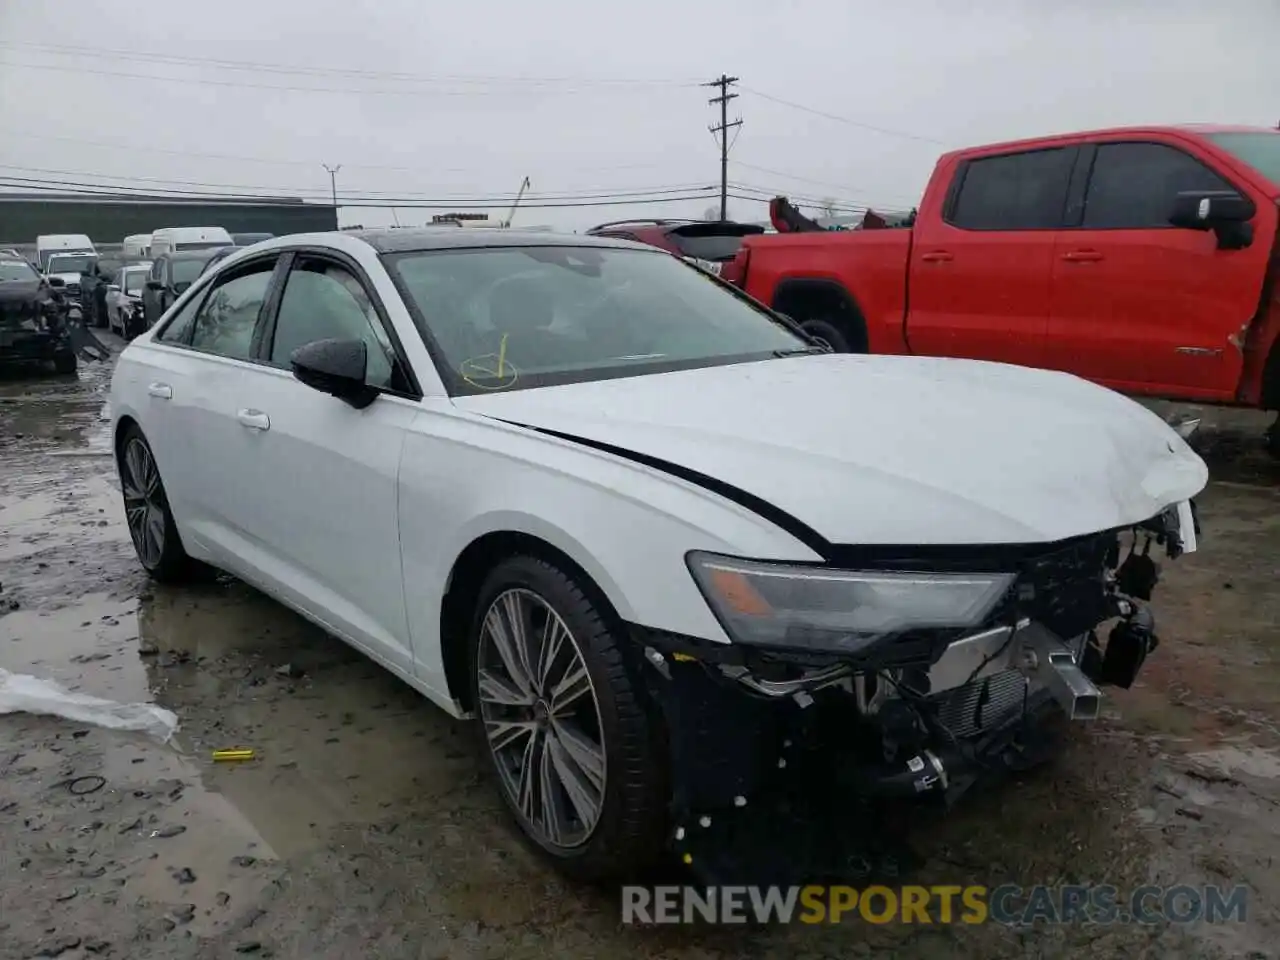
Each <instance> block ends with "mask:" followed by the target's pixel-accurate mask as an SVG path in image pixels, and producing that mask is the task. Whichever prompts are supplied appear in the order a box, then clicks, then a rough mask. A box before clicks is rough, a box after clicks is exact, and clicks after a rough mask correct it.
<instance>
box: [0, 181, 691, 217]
mask: <svg viewBox="0 0 1280 960" xmlns="http://www.w3.org/2000/svg"><path fill="white" fill-rule="evenodd" d="M0 187H12V188H16V189H23V190H27V191H36V192H43V193H57V194H59V195H60V196H59V197H58V199H67V200H78V199H93V198H99V199H103V200H150V201H156V202H163V201H166V200H168V201H194V200H216V201H224V202H227V203H272V202H275V203H279V202H282V201H287V200H288V198H286V197H268V196H261V195H258V196H237V195H234V194H211V193H201V192H197V191H170V192H169V193H168V194H157V193H153V192H146V191H143V190H140V189H135V188H128V187H125V188H120V187H107V186H104V185H102V184H84V183H76V182H73V181H64V180H39V179H35V178H31V177H12V176H0ZM68 188H74V189H73V190H69V189H68ZM714 195H715V188H713V187H706V188H704V189H702V190H699V191H689V192H682V193H680V194H678V195H664V196H652V197H636V198H627V197H625V196H617V197H601V198H600V199H594V200H588V199H581V198H577V199H564V200H547V199H542V198H540V199H536V200H533V201H531V202H528V203H522V204H521V206H522V207H526V208H543V209H558V208H572V207H611V206H635V205H639V204H646V203H675V202H683V201H689V200H707V199H710V198H711V197H713V196H714ZM0 199H4V194H0ZM510 205H511V201H510V199H495V198H493V197H484V198H476V199H462V198H457V197H449V198H436V199H422V198H418V197H359V196H357V197H347V198H344V199H343V206H349V207H372V208H385V207H393V206H394V207H400V208H402V209H429V210H440V209H457V208H458V207H469V208H471V209H473V210H506V209H508V208H509V207H510Z"/></svg>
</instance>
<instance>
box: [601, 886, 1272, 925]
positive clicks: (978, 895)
mask: <svg viewBox="0 0 1280 960" xmlns="http://www.w3.org/2000/svg"><path fill="white" fill-rule="evenodd" d="M1247 908H1248V890H1247V888H1246V887H1244V886H1235V887H1218V886H1188V885H1185V884H1184V885H1177V886H1168V887H1159V886H1143V887H1137V888H1135V889H1134V890H1132V891H1130V892H1129V893H1127V894H1126V893H1123V892H1122V891H1121V890H1120V889H1119V888H1118V887H1114V886H1111V885H1108V884H1097V885H1088V886H1086V885H1071V884H1065V885H1061V886H1052V887H1050V886H1035V887H1020V886H1017V885H1015V884H1004V885H1001V886H996V887H985V886H960V885H958V884H957V885H936V886H901V887H888V886H878V885H877V886H868V887H861V888H859V887H848V886H818V885H811V886H805V887H748V886H740V887H735V886H724V887H706V888H700V887H680V886H659V887H641V886H626V887H623V888H622V922H623V923H637V924H675V923H809V924H818V923H841V922H847V921H862V922H865V923H876V924H886V923H937V924H949V923H966V924H979V923H1000V924H1006V925H1009V926H1017V925H1029V924H1034V923H1091V924H1117V923H1121V924H1124V923H1141V924H1160V923H1178V924H1190V923H1200V922H1205V923H1226V922H1236V923H1243V922H1245V919H1246V913H1247Z"/></svg>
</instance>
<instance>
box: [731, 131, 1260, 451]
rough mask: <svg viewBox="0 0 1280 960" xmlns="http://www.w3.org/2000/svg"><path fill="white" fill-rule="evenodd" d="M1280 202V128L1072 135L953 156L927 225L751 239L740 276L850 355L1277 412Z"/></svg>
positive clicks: (929, 198)
mask: <svg viewBox="0 0 1280 960" xmlns="http://www.w3.org/2000/svg"><path fill="white" fill-rule="evenodd" d="M1278 200H1280V131H1276V130H1269V129H1254V128H1248V127H1222V126H1187V127H1130V128H1124V129H1117V130H1102V131H1095V132H1089V133H1073V134H1065V135H1062V136H1054V137H1045V138H1041V139H1037V140H1025V141H1019V142H1017V143H1004V144H996V145H992V146H984V147H976V148H972V149H967V150H958V151H955V152H952V153H948V154H946V155H945V156H944V157H942V159H941V160H939V161H938V164H937V167H936V168H935V170H934V173H933V177H932V179H931V180H930V181H929V185H928V187H927V188H926V190H925V195H924V199H923V201H922V202H921V205H920V209H919V213H918V215H917V217H916V220H915V224H914V226H912V227H910V228H902V229H882V230H866V231H851V232H843V233H827V232H822V233H797V234H779V235H777V236H770V237H752V238H748V240H747V241H746V243H745V244H744V247H743V250H742V252H741V253H740V254H739V256H738V263H737V264H736V265H735V270H734V271H733V272H734V273H735V275H738V276H739V277H740V280H739V282H740V283H741V284H742V287H743V289H745V290H746V292H747V293H749V294H751V295H752V296H754V297H756V298H757V299H759V300H762V301H763V302H765V303H767V304H770V305H771V306H773V307H774V308H775V309H777V310H779V311H782V312H784V313H786V314H788V315H790V316H791V317H793V318H794V319H795V320H796V321H797V322H799V323H800V324H801V326H802V327H803V328H804V329H805V330H806V331H807V332H809V333H810V334H812V335H813V336H815V337H818V338H820V339H822V340H824V341H826V342H827V343H829V344H830V345H831V346H832V347H834V348H835V349H836V350H838V351H851V352H871V353H913V354H922V355H928V356H948V357H971V358H975V359H985V360H999V361H1004V362H1008V363H1019V364H1026V365H1028V366H1034V367H1045V368H1048V369H1053V370H1064V371H1067V372H1069V373H1074V374H1077V375H1079V376H1082V377H1086V378H1088V379H1090V380H1093V381H1095V382H1097V383H1101V384H1105V385H1106V386H1108V387H1112V388H1114V389H1116V390H1120V391H1122V392H1125V393H1130V394H1140V395H1147V396H1153V397H1165V398H1169V399H1174V400H1187V401H1193V402H1198V403H1219V404H1235V405H1243V406H1254V407H1262V408H1264V409H1268V410H1275V409H1280V284H1277V283H1276V282H1275V269H1276V268H1275V264H1276V263H1277V262H1280V260H1278V259H1277V258H1280V246H1277V227H1278V225H1280V210H1278V209H1277V201H1278ZM1272 440H1273V446H1274V448H1275V449H1276V451H1277V452H1280V432H1277V431H1275V430H1274V429H1273V431H1272Z"/></svg>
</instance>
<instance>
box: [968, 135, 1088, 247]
mask: <svg viewBox="0 0 1280 960" xmlns="http://www.w3.org/2000/svg"><path fill="white" fill-rule="evenodd" d="M1075 155H1076V150H1075V148H1074V147H1069V148H1057V149H1052V150H1032V151H1029V152H1026V153H1009V154H1003V155H1001V156H998V157H981V158H979V159H976V160H970V161H969V162H968V163H966V164H965V165H964V167H963V168H962V169H961V170H960V172H959V174H958V176H959V177H960V182H959V185H958V189H957V191H956V193H955V196H954V198H953V200H952V202H951V209H950V211H949V215H948V216H947V217H946V220H947V222H948V223H950V224H951V225H952V226H955V227H960V228H962V229H964V230H1052V229H1056V228H1057V227H1058V226H1059V225H1060V224H1061V223H1062V208H1063V206H1064V205H1065V203H1066V199H1067V182H1068V180H1069V179H1070V177H1071V165H1072V162H1073V161H1074V160H1075Z"/></svg>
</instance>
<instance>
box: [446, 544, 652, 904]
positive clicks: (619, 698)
mask: <svg viewBox="0 0 1280 960" xmlns="http://www.w3.org/2000/svg"><path fill="white" fill-rule="evenodd" d="M586 587H587V585H586V584H583V583H580V582H579V581H578V580H577V579H576V578H575V576H573V575H571V574H569V573H567V572H566V571H564V570H562V569H560V568H558V567H556V566H554V565H552V564H550V563H547V562H546V561H543V560H540V559H537V558H535V557H530V556H518V557H512V558H510V559H507V560H504V561H503V562H501V563H500V564H498V565H497V567H495V568H494V570H493V571H492V572H491V573H490V574H489V577H488V578H487V580H486V581H485V583H484V586H483V587H482V588H481V591H480V598H479V602H478V603H477V606H476V610H475V615H474V617H473V621H472V627H471V633H470V638H469V639H470V646H471V693H472V702H473V703H475V704H476V714H477V720H478V726H479V734H480V738H481V740H482V742H483V744H484V751H485V754H486V755H487V756H488V758H489V761H490V767H491V769H492V770H493V772H494V774H495V776H496V779H497V780H498V786H499V792H500V793H501V795H502V798H503V800H504V801H505V803H506V805H507V809H508V811H509V812H510V814H511V816H512V817H513V819H514V820H515V822H516V825H517V826H518V827H519V829H520V832H521V834H522V835H523V837H524V838H525V839H526V840H527V841H528V842H530V843H531V844H532V845H533V846H534V847H535V849H537V850H538V851H539V852H540V853H541V854H543V855H544V856H546V857H548V858H549V859H550V860H551V861H552V862H554V863H555V864H556V865H557V866H558V867H559V869H560V870H562V871H563V872H564V873H566V874H568V875H569V876H571V877H574V878H575V879H579V880H584V881H588V882H600V881H604V880H609V879H615V878H618V877H622V876H627V875H635V873H637V872H639V871H641V870H642V869H643V868H644V867H645V866H646V865H647V864H648V863H650V862H651V861H652V860H653V859H654V857H655V855H656V854H657V853H658V852H659V851H660V850H661V849H662V838H663V831H664V827H665V808H666V799H667V792H668V791H667V786H666V767H665V762H664V761H663V760H662V759H661V755H660V750H659V749H658V741H657V739H656V738H655V729H654V727H653V724H652V722H651V720H650V719H649V717H648V715H647V713H646V712H645V710H644V708H643V705H642V703H641V700H640V698H639V696H638V695H637V688H636V685H635V682H634V681H633V679H632V676H631V674H630V672H629V670H628V666H627V662H626V658H625V657H624V655H623V644H625V643H627V642H628V641H627V640H626V639H625V638H623V637H620V636H618V635H617V634H616V633H615V632H614V631H613V630H612V629H611V627H610V622H611V620H612V618H611V617H610V616H609V615H608V614H607V613H606V612H605V611H604V610H602V609H601V607H600V606H599V605H598V604H597V602H595V601H594V600H593V599H591V597H590V596H589V594H588V592H587V589H586Z"/></svg>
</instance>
